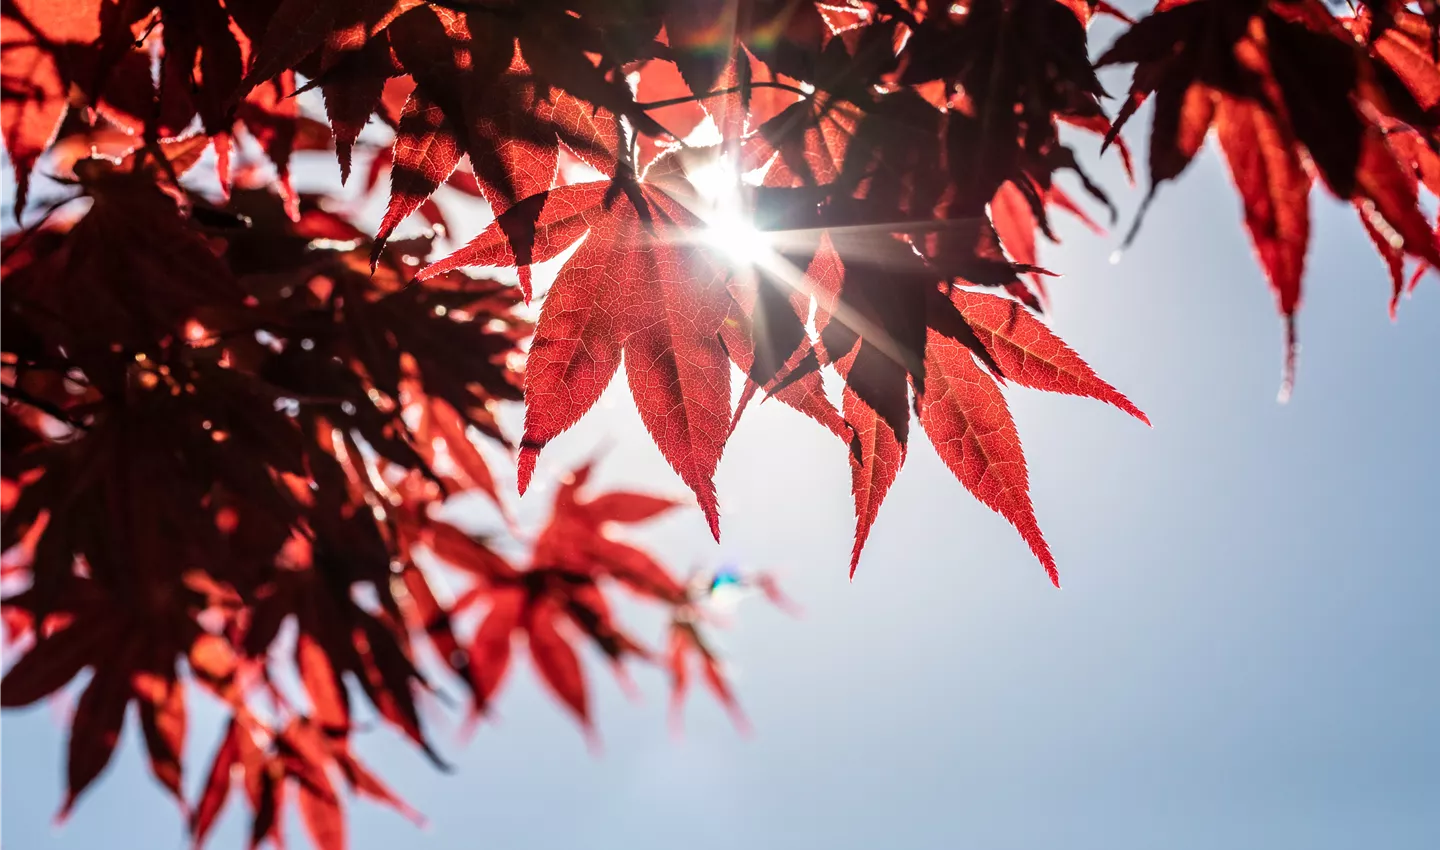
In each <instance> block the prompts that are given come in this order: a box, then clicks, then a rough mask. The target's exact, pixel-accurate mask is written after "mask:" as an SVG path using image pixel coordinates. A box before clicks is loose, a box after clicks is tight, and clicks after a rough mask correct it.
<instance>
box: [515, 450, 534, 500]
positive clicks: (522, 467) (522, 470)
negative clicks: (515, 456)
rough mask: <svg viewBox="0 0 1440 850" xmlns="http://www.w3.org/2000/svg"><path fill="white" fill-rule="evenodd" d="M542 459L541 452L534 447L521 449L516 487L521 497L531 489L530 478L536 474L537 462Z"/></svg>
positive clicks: (516, 470)
mask: <svg viewBox="0 0 1440 850" xmlns="http://www.w3.org/2000/svg"><path fill="white" fill-rule="evenodd" d="M539 457H540V450H539V449H538V448H535V447H534V446H524V447H523V448H521V449H520V460H519V461H518V462H517V463H516V469H515V487H516V489H517V490H518V491H519V492H520V495H522V496H523V495H525V491H526V490H528V489H530V478H531V476H533V475H534V474H535V461H536V459H537V458H539Z"/></svg>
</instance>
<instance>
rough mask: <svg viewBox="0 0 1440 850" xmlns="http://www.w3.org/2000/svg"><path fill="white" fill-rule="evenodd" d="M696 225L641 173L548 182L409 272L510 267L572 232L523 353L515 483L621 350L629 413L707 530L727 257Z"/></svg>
mask: <svg viewBox="0 0 1440 850" xmlns="http://www.w3.org/2000/svg"><path fill="white" fill-rule="evenodd" d="M535 208H539V210H540V211H539V213H538V215H536V214H535V213H533V212H532V210H533V209H535ZM700 226H701V224H700V221H699V219H698V218H696V216H695V215H694V214H693V213H691V212H689V210H687V209H686V208H685V207H684V206H683V205H681V204H680V203H679V202H678V201H676V200H675V199H674V198H673V197H671V196H670V195H668V194H666V192H665V191H664V190H663V189H660V188H658V187H656V186H653V185H649V184H643V183H635V182H630V181H627V180H624V179H621V180H617V181H616V182H609V181H605V182H594V183H581V184H575V185H570V186H560V187H558V188H555V189H552V190H550V191H548V192H546V193H544V194H543V195H538V196H535V197H533V198H530V199H527V200H526V201H525V202H524V203H522V204H520V205H518V206H516V207H514V208H512V209H510V210H507V211H506V212H505V213H504V214H502V215H500V216H499V217H498V218H497V219H496V220H495V222H494V223H493V224H491V225H490V226H489V227H487V228H486V229H485V230H484V231H483V232H482V233H481V234H480V235H479V236H476V237H475V238H474V239H473V240H471V241H470V243H469V244H467V245H466V246H465V247H463V248H461V249H460V250H459V251H457V252H455V253H454V254H452V255H451V256H450V257H448V258H446V259H444V260H441V261H439V262H437V263H433V264H431V265H430V266H428V267H426V268H425V269H423V270H422V271H421V272H420V274H419V277H420V279H422V280H424V279H428V278H430V277H433V276H435V275H438V274H441V273H443V272H448V271H450V270H453V269H458V268H463V267H466V266H520V267H521V268H522V269H523V268H524V267H526V266H529V265H530V264H532V263H536V262H544V261H545V260H548V259H550V258H552V257H554V256H556V255H558V254H559V253H560V252H561V251H564V250H565V249H566V248H569V247H570V246H571V245H572V244H574V243H575V242H577V241H580V240H581V239H582V238H583V241H582V242H581V244H580V247H579V248H578V249H577V250H576V251H575V253H574V254H573V255H572V256H571V257H570V259H569V260H568V261H567V262H566V264H565V266H564V267H563V268H562V269H561V270H560V273H559V275H558V276H557V277H556V279H555V282H554V284H552V285H551V287H550V290H549V292H548V293H547V295H546V297H545V304H544V306H543V307H542V308H541V311H540V320H539V322H538V323H537V325H536V329H535V339H534V342H533V343H532V344H531V347H530V353H529V356H528V358H527V360H526V369H525V399H526V408H525V433H524V436H523V437H522V439H521V448H520V461H519V463H520V479H519V483H520V492H521V493H524V492H525V489H526V488H527V487H528V486H529V483H530V477H531V475H532V474H533V472H534V469H535V460H536V458H537V457H538V455H539V453H540V450H541V449H542V448H544V446H545V445H546V444H547V443H549V442H550V441H551V440H552V439H554V438H555V437H557V436H559V435H560V434H561V433H563V432H564V431H565V430H567V429H568V428H569V427H570V426H571V425H573V424H575V422H576V421H578V420H579V419H580V417H581V416H582V415H584V413H585V412H586V411H588V410H589V409H590V408H591V407H592V406H594V404H595V402H596V401H597V400H598V399H599V398H600V394H601V393H603V392H604V391H605V388H606V387H607V386H608V385H609V383H610V379H611V378H612V377H614V375H615V372H616V371H617V370H618V369H619V367H620V361H621V358H622V356H623V358H624V360H625V367H626V368H625V372H626V377H627V379H628V381H629V384H630V391H631V396H632V397H633V398H634V399H635V404H636V407H637V409H638V410H639V412H640V418H641V420H642V421H643V422H644V423H645V427H646V428H647V429H648V430H649V431H650V434H651V436H652V437H653V438H654V439H655V443H656V445H657V446H659V448H660V451H661V453H662V454H663V455H665V459H666V460H667V461H669V462H670V465H671V466H672V467H673V468H674V469H675V471H676V472H678V473H679V474H680V477H681V479H683V480H684V481H685V483H686V484H688V485H689V486H690V488H691V489H692V490H693V491H694V492H695V495H696V498H697V499H699V502H700V507H701V509H702V510H703V511H704V512H705V516H706V519H707V520H708V521H709V523H710V529H711V532H712V533H713V534H715V535H716V536H717V537H718V536H719V533H720V532H719V509H718V506H717V504H716V499H715V485H714V484H713V482H712V481H711V479H712V477H713V476H714V474H715V468H716V466H717V465H718V464H719V462H720V453H721V451H722V450H723V449H724V445H725V438H726V436H727V434H728V431H729V428H728V426H729V423H730V373H729V358H728V356H727V355H726V353H725V349H724V346H723V345H722V344H721V342H720V339H719V333H720V328H721V325H722V323H723V322H724V320H725V317H726V315H727V314H728V313H729V305H730V303H731V298H730V295H729V294H728V292H727V290H726V288H725V280H726V277H727V275H728V271H727V268H726V266H725V265H724V264H723V263H722V262H720V261H718V260H717V259H716V258H714V257H713V256H711V254H710V252H709V251H707V250H706V249H705V248H704V247H702V246H697V245H695V244H694V243H693V240H691V239H689V238H688V235H687V231H691V230H694V229H697V228H698V227H700Z"/></svg>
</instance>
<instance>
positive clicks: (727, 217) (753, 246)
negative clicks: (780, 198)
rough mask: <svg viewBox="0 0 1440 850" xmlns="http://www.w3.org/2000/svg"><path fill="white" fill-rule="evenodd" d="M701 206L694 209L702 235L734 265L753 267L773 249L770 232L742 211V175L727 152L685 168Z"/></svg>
mask: <svg viewBox="0 0 1440 850" xmlns="http://www.w3.org/2000/svg"><path fill="white" fill-rule="evenodd" d="M686 178H687V179H689V181H690V184H691V185H692V186H694V187H695V193H696V195H698V196H699V199H700V202H701V208H700V209H698V210H696V212H697V214H698V215H699V216H700V218H701V220H702V221H704V223H705V227H704V232H703V234H702V238H703V239H704V240H705V243H706V244H707V245H709V246H710V247H711V248H713V249H715V250H716V251H718V252H720V253H721V254H723V255H725V257H726V258H727V259H728V260H729V261H730V262H731V263H732V264H734V265H735V266H737V267H741V268H744V267H754V266H758V265H762V264H764V263H766V262H767V260H768V258H770V257H772V256H773V255H774V253H775V251H774V244H773V243H772V241H771V237H770V235H769V234H767V233H765V232H764V231H762V230H759V229H757V228H756V227H755V225H754V223H752V222H751V220H750V218H749V216H747V215H746V214H745V210H744V206H743V203H742V201H741V197H740V187H741V185H742V175H741V174H740V172H739V170H738V169H737V168H736V167H735V165H734V163H733V162H732V161H731V160H730V157H729V156H720V157H718V158H717V159H715V160H714V161H712V162H708V163H706V164H705V165H702V166H699V167H697V168H695V169H692V170H691V171H689V172H687V174H686Z"/></svg>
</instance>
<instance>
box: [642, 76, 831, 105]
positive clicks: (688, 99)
mask: <svg viewBox="0 0 1440 850" xmlns="http://www.w3.org/2000/svg"><path fill="white" fill-rule="evenodd" d="M744 88H745V87H744V86H731V87H730V88H725V89H715V90H714V91H708V92H705V93H704V94H690V95H686V96H684V97H672V98H668V99H666V100H654V101H651V102H649V103H637V104H635V105H636V106H638V107H640V108H641V109H644V110H646V111H649V110H651V109H664V108H665V107H667V106H679V105H680V104H682V103H694V102H695V101H699V100H708V99H710V98H712V97H723V96H725V95H727V94H739V93H740V92H741V91H742V90H743V89H744ZM749 88H752V89H782V90H784V91H788V92H794V93H795V94H798V95H800V96H801V97H809V96H810V92H807V91H805V90H804V89H802V88H800V87H799V86H792V85H790V84H789V83H781V82H773V81H765V80H761V81H760V82H755V83H751V84H750V86H749Z"/></svg>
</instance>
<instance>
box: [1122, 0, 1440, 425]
mask: <svg viewBox="0 0 1440 850" xmlns="http://www.w3.org/2000/svg"><path fill="white" fill-rule="evenodd" d="M1376 49H1377V50H1383V49H1382V48H1376ZM1382 55H1384V53H1383V52H1382ZM1393 55H1394V56H1396V57H1397V58H1398V55H1399V53H1398V51H1397V52H1395V53H1394V54H1393ZM1387 61H1393V60H1387ZM1124 63H1136V64H1137V68H1136V71H1135V80H1134V83H1133V84H1132V86H1131V91H1130V95H1129V98H1128V100H1127V101H1126V104H1125V106H1124V108H1122V110H1121V113H1120V117H1119V118H1118V119H1117V121H1116V122H1115V128H1114V130H1112V135H1113V134H1114V133H1115V132H1118V130H1119V128H1120V127H1121V126H1122V125H1123V124H1124V123H1125V121H1126V120H1127V119H1128V118H1129V117H1130V116H1131V115H1133V114H1134V111H1135V109H1136V108H1138V106H1139V104H1140V103H1141V102H1142V101H1143V100H1145V99H1146V98H1148V97H1150V96H1151V95H1153V96H1154V99H1155V117H1154V122H1153V127H1152V130H1151V142H1150V182H1151V189H1150V192H1149V194H1148V195H1147V196H1146V201H1145V204H1144V206H1142V211H1141V216H1142V217H1143V213H1144V209H1145V207H1148V205H1149V203H1150V201H1151V200H1152V199H1153V198H1154V196H1155V190H1156V188H1158V186H1159V185H1160V184H1161V183H1162V182H1164V181H1166V180H1171V179H1174V178H1175V177H1177V176H1179V174H1180V173H1181V172H1182V171H1183V170H1184V169H1185V167H1186V166H1187V165H1188V164H1189V163H1190V161H1191V160H1192V159H1193V158H1194V156H1195V154H1196V153H1198V151H1199V149H1200V147H1201V145H1202V144H1203V143H1204V139H1205V137H1206V134H1207V132H1208V131H1209V129H1210V127H1211V126H1212V125H1214V126H1215V127H1216V128H1217V137H1218V139H1219V141H1220V146H1221V150H1222V151H1223V152H1224V154H1225V157H1226V159H1227V162H1228V164H1229V166H1230V171H1231V175H1232V177H1233V178H1234V180H1235V184H1236V186H1237V188H1238V189H1239V191H1240V194H1241V197H1242V199H1243V201H1244V204H1245V218H1246V225H1247V229H1248V230H1249V231H1250V237H1251V241H1252V242H1253V244H1254V245H1255V249H1256V253H1257V255H1258V256H1259V259H1260V262H1261V266H1262V268H1263V269H1264V271H1265V274H1266V277H1267V279H1268V280H1269V283H1270V288H1271V290H1272V291H1273V292H1274V294H1275V298H1276V302H1277V305H1278V307H1279V309H1280V313H1281V315H1282V316H1283V317H1284V319H1285V323H1286V340H1287V341H1286V348H1285V350H1286V355H1285V371H1284V378H1283V381H1282V385H1281V397H1282V399H1283V398H1284V397H1286V396H1288V394H1289V392H1290V388H1291V386H1292V385H1293V381H1294V369H1295V351H1296V343H1295V325H1294V316H1295V312H1296V310H1297V309H1298V308H1299V305H1300V299H1301V278H1302V275H1303V270H1304V258H1305V252H1306V249H1307V247H1308V243H1309V236H1310V227H1309V211H1308V203H1309V200H1308V199H1309V193H1310V184H1311V177H1310V171H1309V168H1308V167H1307V165H1306V162H1307V161H1308V162H1309V163H1310V164H1311V165H1313V169H1314V171H1315V172H1316V173H1318V175H1319V177H1320V178H1321V180H1322V181H1323V182H1324V183H1325V185H1326V186H1327V187H1328V188H1329V189H1330V190H1331V192H1333V193H1334V194H1335V195H1337V196H1338V197H1340V198H1342V199H1345V200H1349V201H1352V202H1354V203H1356V204H1357V205H1359V206H1360V207H1361V208H1362V214H1363V215H1365V216H1367V217H1369V220H1368V221H1367V222H1366V228H1367V230H1369V229H1372V228H1373V229H1375V230H1376V231H1378V232H1381V233H1383V234H1386V237H1385V240H1384V241H1385V242H1386V243H1387V244H1388V243H1389V242H1390V241H1391V239H1390V237H1389V234H1394V241H1395V243H1396V244H1395V246H1394V248H1393V249H1392V250H1396V251H1400V252H1402V253H1403V254H1409V255H1413V256H1415V257H1417V258H1419V259H1421V260H1424V261H1425V262H1428V263H1432V264H1433V263H1434V262H1435V261H1436V259H1440V243H1437V241H1436V237H1435V235H1434V234H1433V233H1432V232H1431V229H1430V227H1429V225H1428V224H1427V223H1426V222H1425V220H1424V216H1423V215H1422V213H1421V212H1420V209H1419V207H1418V203H1417V197H1416V193H1415V189H1414V186H1413V182H1412V181H1408V180H1407V179H1406V175H1405V173H1404V171H1403V170H1402V169H1401V167H1400V165H1399V164H1398V163H1397V161H1396V158H1395V154H1394V152H1393V151H1392V150H1391V149H1390V148H1389V146H1388V145H1387V143H1386V140H1385V134H1384V132H1383V129H1382V127H1381V126H1380V124H1379V123H1377V120H1376V112H1377V111H1381V112H1389V113H1391V114H1393V115H1394V116H1396V117H1399V116H1402V115H1403V116H1407V117H1410V118H1411V120H1417V119H1416V118H1415V116H1423V115H1424V114H1425V112H1426V109H1427V108H1430V109H1432V110H1433V104H1434V96H1435V94H1434V92H1429V93H1427V92H1426V90H1425V88H1426V86H1425V84H1426V83H1428V82H1429V80H1427V79H1426V78H1425V77H1424V76H1423V72H1420V71H1416V72H1413V73H1412V74H1411V75H1410V78H1409V82H1408V84H1407V85H1409V86H1414V87H1415V89H1417V90H1418V92H1417V93H1418V94H1419V95H1420V96H1421V97H1427V98H1428V99H1429V101H1430V104H1431V106H1430V107H1426V106H1425V105H1423V104H1422V103H1420V102H1419V101H1417V100H1414V99H1412V98H1413V97H1414V95H1413V94H1411V91H1410V90H1409V89H1408V88H1407V87H1406V86H1399V87H1397V86H1393V85H1392V86H1388V87H1385V86H1382V84H1381V81H1379V78H1378V77H1377V65H1376V63H1375V62H1374V61H1373V60H1372V59H1371V58H1370V56H1369V55H1367V53H1366V52H1365V50H1364V49H1363V48H1362V47H1361V46H1360V45H1358V44H1357V43H1356V42H1355V40H1354V39H1353V38H1352V37H1351V36H1350V35H1349V34H1348V33H1347V32H1346V31H1345V30H1344V29H1343V28H1342V26H1341V25H1340V23H1339V22H1338V21H1337V20H1336V19H1335V18H1334V17H1333V16H1332V15H1331V14H1330V12H1329V11H1327V10H1326V9H1325V8H1324V7H1323V6H1322V5H1320V4H1319V3H1316V2H1304V3H1296V4H1291V5H1287V4H1282V3H1266V2H1260V0H1194V2H1188V3H1170V4H1161V6H1159V7H1157V11H1156V12H1155V13H1154V14H1152V15H1150V16H1148V17H1146V18H1144V19H1142V20H1141V21H1140V22H1139V23H1137V24H1136V25H1135V26H1134V27H1133V28H1131V29H1130V30H1128V31H1127V32H1126V33H1124V34H1123V35H1122V36H1121V37H1120V38H1119V39H1117V40H1116V42H1115V44H1114V45H1113V46H1112V47H1111V48H1110V50H1109V51H1107V52H1106V53H1105V54H1104V55H1103V56H1101V57H1100V59H1099V61H1098V62H1097V65H1100V66H1104V65H1110V64H1124ZM1402 79H1403V78H1402ZM1382 88H1383V91H1382ZM1430 120H1431V121H1433V119H1430ZM1430 126H1433V125H1430ZM1302 152H1303V156H1302ZM1139 221H1140V218H1137V220H1136V227H1137V228H1138V225H1139ZM1134 233H1135V230H1134V229H1132V231H1131V238H1133V236H1134ZM1382 253H1386V252H1384V251H1382Z"/></svg>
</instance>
